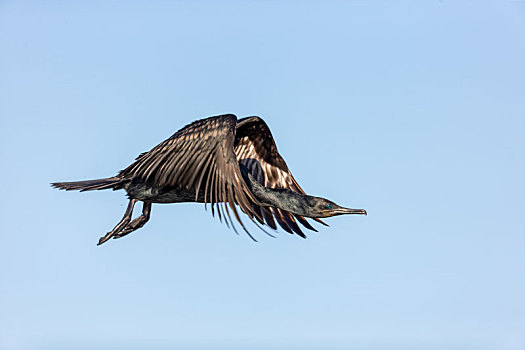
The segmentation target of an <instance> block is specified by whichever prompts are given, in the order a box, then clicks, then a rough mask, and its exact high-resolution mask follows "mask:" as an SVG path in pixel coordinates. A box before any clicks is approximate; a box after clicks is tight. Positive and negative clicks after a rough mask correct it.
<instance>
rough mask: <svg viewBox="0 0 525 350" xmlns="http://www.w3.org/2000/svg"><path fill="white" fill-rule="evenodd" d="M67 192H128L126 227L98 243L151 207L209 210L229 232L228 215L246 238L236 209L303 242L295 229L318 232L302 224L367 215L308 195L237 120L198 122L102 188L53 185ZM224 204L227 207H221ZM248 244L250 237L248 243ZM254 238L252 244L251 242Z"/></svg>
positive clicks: (261, 131) (265, 134) (258, 126)
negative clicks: (189, 205)
mask: <svg viewBox="0 0 525 350" xmlns="http://www.w3.org/2000/svg"><path fill="white" fill-rule="evenodd" d="M52 186H53V187H56V188H59V189H64V190H80V191H91V190H103V189H110V188H111V189H113V190H118V189H124V190H126V192H127V193H128V196H129V198H130V201H129V204H128V208H127V209H126V212H125V214H124V217H123V218H122V220H121V221H120V222H119V223H118V224H117V226H115V228H114V229H113V230H112V231H111V232H109V233H107V234H106V235H105V236H103V237H101V238H100V240H99V243H98V244H99V245H100V244H102V243H104V242H106V241H107V240H109V239H110V238H120V237H123V236H125V235H127V234H129V233H131V232H133V231H134V230H136V229H138V228H140V227H142V226H144V224H145V223H146V222H147V221H148V219H149V216H150V212H151V204H152V203H180V202H199V203H205V204H206V203H210V205H211V210H212V214H213V215H214V214H215V212H217V214H218V216H219V218H220V219H221V221H222V219H224V220H225V222H226V224H227V225H228V226H230V225H231V226H232V228H233V229H234V230H235V227H234V225H233V221H232V218H231V216H230V210H231V212H232V213H233V215H234V217H235V219H236V220H237V221H238V222H239V224H240V225H241V226H242V228H243V229H244V231H246V232H247V233H248V234H249V232H248V230H247V229H246V227H245V226H244V224H243V223H242V221H241V218H240V217H239V213H238V210H237V207H236V205H237V206H238V208H239V209H240V210H241V211H242V212H243V213H245V214H246V215H247V216H248V217H249V218H250V219H251V220H252V221H254V222H255V223H256V224H257V223H259V224H266V225H268V226H270V227H271V228H273V229H276V228H277V226H276V223H275V222H277V224H279V226H281V227H282V228H283V229H284V230H285V231H287V232H289V233H296V234H298V235H299V236H301V237H306V236H305V235H304V233H303V232H302V231H301V229H300V227H299V225H298V223H300V224H301V225H303V226H304V227H306V228H308V229H310V230H313V231H316V230H315V229H314V228H313V227H312V226H311V225H310V224H309V223H308V222H307V221H306V219H305V217H309V218H312V219H314V220H316V221H318V222H320V223H322V224H324V225H326V224H325V223H324V222H322V221H321V220H320V219H319V218H323V217H329V216H334V215H341V214H365V215H366V211H365V210H363V209H348V208H343V207H340V206H338V205H337V204H335V203H334V202H331V201H329V200H327V199H324V198H320V197H312V196H308V195H306V194H305V192H304V191H303V190H302V189H301V187H300V186H299V184H298V183H297V181H295V179H294V178H293V176H292V174H291V173H290V170H289V169H288V166H287V165H286V162H285V161H284V159H283V158H282V157H281V155H280V154H279V152H277V147H276V145H275V142H274V140H273V137H272V134H271V132H270V129H269V128H268V126H267V125H266V123H265V122H264V121H263V120H262V119H261V118H259V117H249V118H243V119H240V120H237V118H236V117H235V116H234V115H232V114H226V115H221V116H217V117H211V118H207V119H202V120H198V121H195V122H193V123H191V124H189V125H187V126H185V127H184V128H182V129H180V130H179V131H177V132H176V133H175V134H174V135H173V136H171V137H170V138H169V139H167V140H165V141H164V142H162V143H160V144H159V145H157V146H155V147H154V148H153V149H151V150H150V151H149V152H145V153H142V154H141V155H139V156H138V157H137V159H136V160H135V162H133V163H132V164H131V165H130V166H128V167H127V168H126V169H124V170H122V171H120V172H119V174H118V175H117V176H114V177H110V178H107V179H100V180H88V181H77V182H55V183H53V184H52ZM138 201H142V202H143V203H144V205H143V209H142V215H141V216H139V217H138V218H136V219H134V220H133V221H131V215H132V212H133V207H134V205H135V204H136V203H137V202H138ZM221 204H222V206H221ZM250 237H252V236H251V235H250ZM252 238H253V237H252Z"/></svg>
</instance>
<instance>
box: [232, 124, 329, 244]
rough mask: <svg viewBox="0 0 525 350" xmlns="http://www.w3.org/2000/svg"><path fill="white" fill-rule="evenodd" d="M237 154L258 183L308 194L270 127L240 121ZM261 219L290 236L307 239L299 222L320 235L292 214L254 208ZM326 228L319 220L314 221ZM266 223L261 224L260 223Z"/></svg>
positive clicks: (277, 209)
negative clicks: (289, 167) (277, 144)
mask: <svg viewBox="0 0 525 350" xmlns="http://www.w3.org/2000/svg"><path fill="white" fill-rule="evenodd" d="M235 154H236V155H237V160H238V161H239V162H240V163H241V164H243V165H244V166H246V167H247V168H248V170H249V171H250V173H251V174H252V175H253V177H254V178H255V179H257V181H259V183H261V184H262V185H263V186H265V187H269V188H286V189H289V190H292V191H295V192H298V193H302V194H305V192H304V191H303V190H302V188H301V187H300V186H299V184H298V183H297V181H296V180H295V179H294V177H293V176H292V173H291V172H290V170H289V169H288V166H287V165H286V162H285V161H284V159H283V158H282V157H281V155H280V154H279V152H278V151H277V146H276V145H275V141H274V140H273V137H272V133H271V132H270V128H268V125H266V123H265V122H264V120H262V119H261V118H259V117H249V118H243V119H240V120H239V121H238V122H237V131H236V133H235ZM252 208H253V210H254V212H257V213H258V214H260V215H258V216H261V215H262V216H263V218H264V220H265V221H266V224H267V225H268V226H270V227H271V228H273V229H276V225H275V221H274V218H275V220H276V221H277V223H278V224H279V225H280V226H281V227H282V228H283V229H284V230H285V231H287V232H289V233H292V232H295V233H297V234H298V235H300V236H301V237H306V236H305V235H304V233H303V232H302V231H301V229H300V228H299V225H297V221H298V222H300V223H301V224H302V225H303V226H305V227H306V228H308V229H310V230H313V231H317V230H316V229H315V228H313V227H312V226H311V225H310V224H309V223H308V221H306V220H305V218H304V217H302V216H299V215H294V214H291V213H289V212H287V211H284V210H282V209H279V208H274V207H269V208H268V207H261V206H257V205H252ZM314 220H316V221H318V222H320V223H322V224H324V225H326V224H325V223H324V222H322V221H321V220H319V219H314ZM259 222H261V223H264V222H262V221H259Z"/></svg>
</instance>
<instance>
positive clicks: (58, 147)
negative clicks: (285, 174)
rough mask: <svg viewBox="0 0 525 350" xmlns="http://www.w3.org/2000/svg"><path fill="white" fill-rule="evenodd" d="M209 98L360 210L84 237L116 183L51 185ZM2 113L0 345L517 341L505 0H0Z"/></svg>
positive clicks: (516, 97) (519, 63) (115, 197)
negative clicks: (303, 233) (272, 226)
mask: <svg viewBox="0 0 525 350" xmlns="http://www.w3.org/2000/svg"><path fill="white" fill-rule="evenodd" d="M223 113H234V114H236V115H237V116H239V117H242V116H249V115H259V116H261V117H263V118H264V119H265V120H266V121H267V123H268V124H269V126H270V128H271V129H272V132H273V135H274V137H275V140H276V142H277V145H278V147H279V151H280V152H281V154H282V155H283V157H284V158H285V159H286V161H287V162H288V165H289V167H290V168H291V170H292V172H293V174H294V176H295V177H296V179H297V180H298V181H299V183H300V184H301V185H302V187H303V188H304V189H305V190H306V191H307V192H308V193H310V194H313V195H321V196H324V197H327V198H330V199H332V200H334V201H335V202H337V203H340V204H342V205H345V206H350V207H354V208H366V209H367V210H368V212H369V215H368V216H367V217H360V216H354V217H352V216H346V217H337V218H331V219H328V220H327V222H328V223H329V224H330V225H331V227H329V228H325V227H321V226H319V225H316V227H318V228H319V231H320V232H319V233H313V232H312V233H311V234H309V237H308V239H306V240H303V239H301V238H300V237H298V236H291V235H289V234H287V233H286V232H278V233H277V234H276V235H277V238H276V239H273V238H271V237H268V236H266V235H265V234H264V233H262V232H255V234H256V236H257V237H258V238H259V242H258V243H254V242H252V241H251V240H250V239H249V238H248V237H247V236H246V235H243V234H241V235H240V236H237V235H235V233H234V232H233V231H231V230H228V229H227V228H226V226H225V225H223V224H220V223H219V221H218V219H214V218H212V217H211V214H210V213H207V212H205V211H204V208H203V206H202V205H197V204H186V205H180V204H177V205H174V204H172V205H154V206H153V211H152V218H151V221H150V222H149V223H148V224H147V225H146V226H145V227H144V228H143V229H141V230H140V231H137V232H135V233H133V234H132V235H130V236H128V237H126V238H125V239H121V240H118V241H110V242H108V243H107V244H105V245H103V246H101V247H97V246H96V243H97V241H98V238H99V237H100V236H102V235H103V234H105V233H106V232H107V231H109V230H110V229H112V228H113V226H114V225H115V224H116V223H117V222H118V221H119V220H120V218H121V216H122V215H123V212H124V210H125V206H126V204H127V199H126V197H125V193H124V192H113V191H98V192H89V193H76V192H75V193H73V192H68V193H66V192H61V191H57V190H54V189H51V188H50V187H49V183H50V182H53V181H68V180H83V179H91V178H100V177H107V176H112V175H114V174H116V172H117V171H118V170H120V169H122V168H124V167H126V166H127V165H128V164H129V163H130V162H131V161H133V160H134V158H135V157H136V156H137V155H138V154H139V153H141V152H143V151H146V150H149V149H150V148H151V147H152V146H154V145H156V144H157V143H158V142H160V141H162V140H164V139H165V138H167V137H169V136H170V135H171V134H173V133H174V132H175V131H176V130H178V129H179V128H180V127H182V126H183V125H185V124H187V123H189V122H191V121H193V120H195V119H199V118H202V117H208V116H212V115H217V114H223ZM0 116H1V128H0V129H1V130H0V135H1V138H0V145H1V147H0V154H1V160H2V167H1V169H2V170H1V171H0V183H1V184H2V191H1V192H2V200H1V201H0V216H1V221H0V232H1V233H0V242H1V243H0V349H9V350H10V349H94V348H97V349H145V348H148V349H177V348H179V349H182V348H184V349H212V350H213V349H312V350H313V349H350V348H351V349H364V350H368V349H385V350H389V349H469V350H470V349H512V350H514V349H525V254H524V252H525V220H524V217H525V214H524V211H525V181H524V179H525V165H524V164H525V163H524V158H525V157H524V151H525V136H524V135H525V4H524V3H523V2H519V1H493V2H474V1H448V0H444V1H379V0H377V1H376V0H374V1H364V0H363V1H333V2H328V1H323V2H321V1H319V2H293V1H227V2H224V1H222V2H220V1H180V2H170V1H158V2H150V1H129V2H121V1H110V2H107V1H90V2H79V1H76V2H64V1H46V2H31V1H28V2H18V1H2V2H0ZM137 214H138V210H137ZM137 214H136V215H137ZM254 231H256V229H254Z"/></svg>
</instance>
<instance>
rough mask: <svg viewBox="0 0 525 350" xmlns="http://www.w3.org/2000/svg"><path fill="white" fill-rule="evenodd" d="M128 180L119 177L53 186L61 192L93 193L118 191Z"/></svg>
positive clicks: (56, 183)
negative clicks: (110, 190)
mask: <svg viewBox="0 0 525 350" xmlns="http://www.w3.org/2000/svg"><path fill="white" fill-rule="evenodd" d="M125 181H126V180H124V179H121V178H118V177H109V178H107V179H97V180H86V181H74V182H53V183H52V184H51V186H53V187H55V188H58V189H60V190H66V191H75V190H80V192H84V191H92V190H106V189H109V188H112V189H114V190H118V189H119V188H122V184H123V183H124V182H125Z"/></svg>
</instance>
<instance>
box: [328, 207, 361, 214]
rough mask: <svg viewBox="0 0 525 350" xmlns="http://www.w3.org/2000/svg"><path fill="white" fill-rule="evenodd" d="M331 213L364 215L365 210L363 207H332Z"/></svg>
mask: <svg viewBox="0 0 525 350" xmlns="http://www.w3.org/2000/svg"><path fill="white" fill-rule="evenodd" d="M331 214H332V215H343V214H359V215H366V210H364V209H351V208H343V207H339V208H334V209H333V210H332V213H331Z"/></svg>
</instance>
